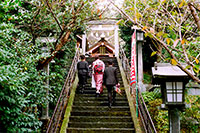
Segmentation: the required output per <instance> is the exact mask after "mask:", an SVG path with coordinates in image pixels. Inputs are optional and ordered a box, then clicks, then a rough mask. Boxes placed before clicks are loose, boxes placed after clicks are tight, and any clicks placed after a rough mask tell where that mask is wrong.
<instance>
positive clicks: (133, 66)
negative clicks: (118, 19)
mask: <svg viewBox="0 0 200 133" xmlns="http://www.w3.org/2000/svg"><path fill="white" fill-rule="evenodd" d="M131 47H132V50H131V82H130V85H132V84H134V83H136V81H137V75H136V30H135V31H134V33H133V35H132V39H131Z"/></svg>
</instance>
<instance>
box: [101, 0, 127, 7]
mask: <svg viewBox="0 0 200 133" xmlns="http://www.w3.org/2000/svg"><path fill="white" fill-rule="evenodd" d="M113 2H115V4H116V5H118V6H119V7H121V6H122V5H123V2H124V0H114V1H113ZM98 4H99V9H102V8H104V7H105V6H106V5H107V4H109V0H98Z"/></svg>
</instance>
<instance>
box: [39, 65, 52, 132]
mask: <svg viewBox="0 0 200 133" xmlns="http://www.w3.org/2000/svg"><path fill="white" fill-rule="evenodd" d="M43 70H44V72H45V73H46V74H47V75H48V76H49V63H48V64H47V65H46V66H45V67H44V68H43ZM45 86H46V87H45V89H46V97H48V95H49V78H48V79H47V80H46V85H45ZM41 120H42V121H43V125H44V126H43V128H44V130H45V128H46V126H47V124H48V122H49V120H50V117H49V102H48V100H46V107H42V117H41Z"/></svg>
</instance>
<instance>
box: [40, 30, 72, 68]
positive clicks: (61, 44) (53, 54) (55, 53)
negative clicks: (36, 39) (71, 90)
mask: <svg viewBox="0 0 200 133" xmlns="http://www.w3.org/2000/svg"><path fill="white" fill-rule="evenodd" d="M70 33H71V32H70V31H68V32H67V33H66V34H65V35H64V36H63V37H62V38H61V41H60V43H59V44H58V45H57V46H56V48H55V50H54V51H53V52H51V57H48V58H46V59H44V60H41V61H39V62H38V65H37V70H40V69H42V68H43V67H44V66H46V65H47V64H48V63H49V62H50V61H51V60H52V59H53V58H54V57H55V56H56V55H57V53H58V51H60V49H61V48H62V47H63V46H64V45H65V43H66V42H67V41H68V39H69V35H70Z"/></svg>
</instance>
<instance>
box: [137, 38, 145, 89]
mask: <svg viewBox="0 0 200 133" xmlns="http://www.w3.org/2000/svg"><path fill="white" fill-rule="evenodd" d="M137 44H138V85H139V88H140V91H141V92H143V91H146V90H145V87H144V85H143V58H142V45H143V42H142V41H138V43H137Z"/></svg>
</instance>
